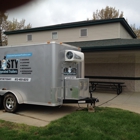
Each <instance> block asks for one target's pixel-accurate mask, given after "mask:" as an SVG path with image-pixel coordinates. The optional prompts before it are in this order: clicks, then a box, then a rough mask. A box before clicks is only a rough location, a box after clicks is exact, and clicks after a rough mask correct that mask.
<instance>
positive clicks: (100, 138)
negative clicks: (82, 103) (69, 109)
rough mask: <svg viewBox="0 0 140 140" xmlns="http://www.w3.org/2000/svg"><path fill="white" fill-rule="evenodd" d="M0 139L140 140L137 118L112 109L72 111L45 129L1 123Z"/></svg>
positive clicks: (138, 119) (139, 125)
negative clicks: (91, 111)
mask: <svg viewBox="0 0 140 140" xmlns="http://www.w3.org/2000/svg"><path fill="white" fill-rule="evenodd" d="M0 140H140V115H139V114H136V113H132V112H129V111H124V110H121V109H113V108H96V112H94V113H89V112H87V110H83V111H77V112H73V113H72V114H70V115H67V116H65V117H63V118H61V119H59V120H56V121H53V122H51V123H50V124H49V125H47V126H45V127H33V126H28V125H23V124H16V123H11V122H6V121H2V120H0Z"/></svg>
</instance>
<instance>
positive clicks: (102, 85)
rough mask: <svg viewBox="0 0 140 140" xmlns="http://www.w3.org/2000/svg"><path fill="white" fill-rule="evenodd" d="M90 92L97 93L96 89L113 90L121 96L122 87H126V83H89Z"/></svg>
mask: <svg viewBox="0 0 140 140" xmlns="http://www.w3.org/2000/svg"><path fill="white" fill-rule="evenodd" d="M89 83H90V86H89V90H90V92H93V91H95V90H96V89H101V88H103V89H113V90H116V91H117V94H118V95H119V94H120V93H122V87H125V85H124V82H106V81H89Z"/></svg>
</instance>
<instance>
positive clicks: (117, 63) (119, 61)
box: [85, 52, 140, 91]
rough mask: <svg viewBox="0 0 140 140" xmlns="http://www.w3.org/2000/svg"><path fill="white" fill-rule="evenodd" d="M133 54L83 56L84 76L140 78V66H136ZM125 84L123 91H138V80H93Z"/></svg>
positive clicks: (139, 89)
mask: <svg viewBox="0 0 140 140" xmlns="http://www.w3.org/2000/svg"><path fill="white" fill-rule="evenodd" d="M136 59H137V60H140V59H138V58H136V55H135V53H134V54H133V53H131V54H130V53H129V52H128V53H127V52H123V54H121V53H120V54H119V52H118V53H105V52H104V55H103V54H102V53H98V54H96V53H93V54H90V55H89V54H85V75H86V76H112V77H133V78H134V77H140V71H139V70H140V64H139V63H137V64H136ZM94 80H95V81H96V80H101V81H103V80H104V81H118V82H125V85H126V88H124V90H125V91H140V86H139V85H140V80H119V79H118V80H117V79H94Z"/></svg>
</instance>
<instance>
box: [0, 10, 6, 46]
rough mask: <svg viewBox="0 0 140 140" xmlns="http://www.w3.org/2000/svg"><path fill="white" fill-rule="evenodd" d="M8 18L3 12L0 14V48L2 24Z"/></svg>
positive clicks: (0, 43) (0, 44)
mask: <svg viewBox="0 0 140 140" xmlns="http://www.w3.org/2000/svg"><path fill="white" fill-rule="evenodd" d="M7 18H8V16H7V15H6V14H5V13H4V12H0V46H2V42H3V40H2V36H3V35H2V32H3V24H4V23H5V21H6V20H7Z"/></svg>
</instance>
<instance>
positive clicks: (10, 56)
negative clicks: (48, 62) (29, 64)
mask: <svg viewBox="0 0 140 140" xmlns="http://www.w3.org/2000/svg"><path fill="white" fill-rule="evenodd" d="M31 56H32V53H19V54H7V55H6V58H15V57H31Z"/></svg>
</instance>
